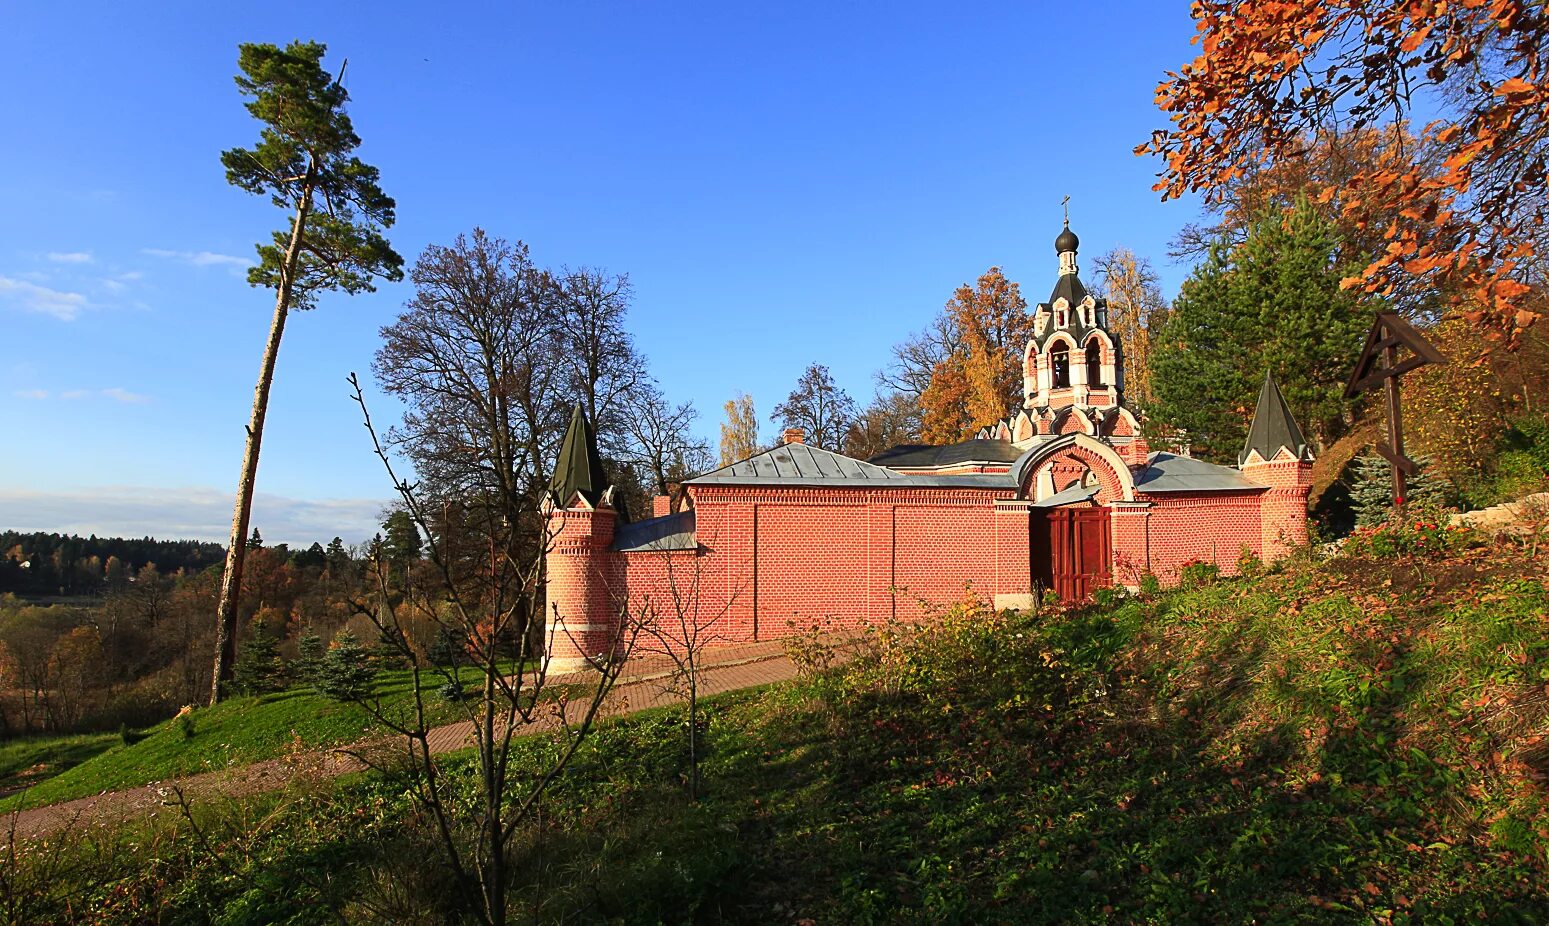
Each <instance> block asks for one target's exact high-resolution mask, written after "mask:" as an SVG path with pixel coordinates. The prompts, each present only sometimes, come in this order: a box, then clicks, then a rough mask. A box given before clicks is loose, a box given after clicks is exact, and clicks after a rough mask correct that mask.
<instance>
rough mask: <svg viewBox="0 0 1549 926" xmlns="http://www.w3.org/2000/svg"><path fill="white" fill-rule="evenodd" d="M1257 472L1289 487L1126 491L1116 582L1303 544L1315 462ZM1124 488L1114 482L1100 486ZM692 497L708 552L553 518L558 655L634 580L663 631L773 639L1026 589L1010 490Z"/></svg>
mask: <svg viewBox="0 0 1549 926" xmlns="http://www.w3.org/2000/svg"><path fill="white" fill-rule="evenodd" d="M1282 462H1284V461H1282ZM1297 465H1301V464H1297ZM1104 469H1105V468H1103V469H1099V470H1098V471H1099V472H1100V473H1104ZM1250 469H1252V468H1251V467H1250ZM1105 475H1107V477H1108V478H1109V479H1110V480H1111V478H1112V477H1111V474H1105ZM1258 475H1259V477H1260V478H1263V479H1266V480H1270V479H1272V480H1274V481H1275V482H1277V483H1283V484H1280V485H1276V486H1275V487H1274V488H1272V489H1271V490H1270V492H1269V493H1259V492H1242V493H1204V492H1201V493H1176V494H1165V495H1155V496H1146V495H1144V494H1143V493H1142V494H1138V495H1137V499H1136V501H1135V502H1133V503H1124V502H1122V501H1118V500H1116V499H1115V500H1114V501H1113V504H1112V515H1111V521H1110V525H1111V533H1110V537H1111V541H1112V549H1113V554H1114V578H1115V579H1116V580H1117V581H1119V582H1121V583H1124V584H1134V583H1136V582H1138V580H1139V576H1140V575H1141V574H1142V573H1144V572H1145V571H1147V570H1149V571H1151V572H1153V573H1154V574H1156V575H1157V577H1158V578H1160V579H1161V580H1162V581H1163V582H1167V583H1171V582H1175V581H1177V578H1178V570H1179V567H1180V566H1181V565H1182V564H1183V563H1185V562H1187V561H1189V560H1203V561H1205V562H1214V563H1216V564H1217V565H1218V566H1220V568H1221V570H1222V572H1224V573H1228V574H1231V573H1235V572H1236V569H1237V559H1238V556H1239V553H1240V551H1241V550H1242V548H1243V547H1247V548H1248V549H1249V550H1251V551H1252V552H1254V553H1255V554H1258V555H1264V553H1265V551H1266V550H1268V551H1269V553H1270V555H1271V556H1273V555H1278V553H1279V552H1281V551H1282V549H1283V544H1282V545H1281V546H1277V545H1276V544H1277V543H1282V542H1281V541H1279V540H1278V539H1276V538H1279V537H1280V536H1281V535H1282V534H1286V535H1288V536H1290V535H1294V534H1295V531H1296V529H1297V527H1298V525H1300V530H1301V532H1302V533H1301V534H1300V538H1301V540H1303V541H1304V540H1305V530H1306V527H1305V517H1304V516H1303V515H1304V512H1305V505H1306V491H1307V489H1306V485H1305V468H1303V469H1297V468H1295V467H1294V466H1292V467H1287V466H1283V465H1282V463H1276V464H1268V465H1266V466H1265V467H1263V468H1261V470H1260V473H1259V474H1258ZM1112 491H1113V490H1112V487H1107V486H1105V487H1104V492H1103V494H1104V495H1109V494H1112ZM692 492H693V498H694V503H695V510H696V518H697V534H698V538H699V542H700V551H699V552H698V553H697V554H696V553H694V552H691V551H683V552H675V553H626V554H620V553H614V552H611V551H610V550H608V544H609V543H610V542H611V540H612V536H613V527H614V515H613V513H612V512H590V511H563V512H556V514H555V522H554V523H555V524H556V525H557V526H558V528H559V533H558V535H557V537H556V540H555V544H554V549H553V551H552V553H551V554H550V557H549V572H548V580H549V601H550V604H551V607H558V608H559V612H560V618H561V620H562V622H563V623H564V624H565V625H566V629H567V630H568V633H567V634H561V637H562V639H557V640H556V641H555V643H554V655H555V656H556V657H563V656H570V657H574V656H580V655H589V654H591V653H597V652H604V651H606V650H607V649H608V647H609V645H610V643H611V640H612V639H613V638H614V631H613V628H614V627H616V626H617V625H618V624H619V623H620V621H621V619H620V617H619V608H620V605H619V600H620V597H619V596H621V595H622V594H624V593H625V589H626V588H627V596H628V611H629V614H630V615H631V616H632V617H634V618H637V619H638V618H640V617H642V616H648V615H654V616H656V617H657V619H664V618H665V619H666V620H668V621H669V623H670V624H677V626H669V627H667V628H665V629H664V631H665V635H666V636H667V637H668V638H669V640H670V639H681V638H682V636H683V635H684V633H686V632H689V631H687V630H685V629H684V628H683V627H682V626H681V623H680V622H677V617H678V614H679V613H680V612H682V611H685V610H686V611H689V612H691V616H690V622H691V624H692V625H693V626H695V627H699V628H701V629H700V631H699V633H700V635H701V637H702V639H701V642H707V641H706V639H704V638H706V637H708V638H710V639H709V642H712V643H734V642H742V641H747V640H752V639H771V638H776V637H779V636H783V635H785V634H787V633H788V632H790V630H791V627H792V624H793V623H794V624H796V625H797V626H801V627H805V626H811V625H812V624H813V623H816V622H822V623H826V624H828V625H830V626H841V627H843V626H856V625H860V624H864V623H867V622H878V621H884V620H887V619H889V618H893V617H898V618H914V617H919V616H921V615H923V614H927V613H929V612H930V611H931V610H932V609H933V607H936V606H943V605H948V604H950V603H952V602H955V601H958V600H960V599H961V598H962V597H963V596H964V594H965V593H966V592H968V591H970V590H971V591H972V592H973V593H975V594H977V595H979V596H981V597H983V598H985V599H988V600H991V601H993V600H994V599H995V597H996V596H997V595H1003V596H1015V595H1025V594H1026V593H1027V592H1028V591H1029V586H1030V572H1031V569H1030V565H1031V564H1030V563H1029V546H1028V503H1027V502H1025V501H1018V500H1016V499H1015V498H1014V497H1013V496H1014V494H1015V493H1014V492H1012V491H1011V490H1009V489H1008V490H984V489H915V488H908V489H870V488H842V489H820V488H771V487H742V486H706V487H695V488H694V489H693V490H692ZM1261 496H1262V499H1261ZM997 502H999V504H997ZM1261 511H1262V513H1263V514H1262V515H1261ZM1271 531H1273V533H1271ZM1272 540H1273V541H1274V542H1271V541H1272ZM550 616H551V617H552V614H551V615H550ZM640 645H642V646H655V647H660V646H661V645H663V642H662V641H661V640H659V639H658V640H655V641H651V640H643V641H642V642H641V644H640Z"/></svg>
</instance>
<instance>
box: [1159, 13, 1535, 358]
mask: <svg viewBox="0 0 1549 926" xmlns="http://www.w3.org/2000/svg"><path fill="white" fill-rule="evenodd" d="M1193 16H1194V19H1195V22H1196V24H1197V31H1198V35H1197V36H1196V38H1195V41H1196V43H1197V44H1199V46H1200V53H1199V55H1198V57H1196V58H1195V59H1194V61H1193V62H1192V63H1190V64H1186V65H1184V66H1183V67H1182V68H1181V69H1180V70H1179V71H1177V72H1175V73H1169V74H1168V77H1167V80H1166V81H1164V82H1163V83H1162V84H1161V85H1160V86H1158V88H1157V105H1158V106H1159V107H1160V108H1161V109H1162V111H1163V112H1165V113H1167V114H1168V115H1169V117H1170V119H1171V120H1172V125H1171V127H1169V128H1167V129H1162V130H1158V131H1156V132H1155V133H1153V136H1152V139H1151V140H1150V141H1149V142H1147V143H1146V144H1143V145H1141V146H1139V147H1138V148H1137V149H1136V153H1137V154H1144V153H1148V152H1149V153H1153V154H1156V155H1159V156H1161V157H1162V158H1164V159H1165V161H1166V166H1165V168H1164V169H1163V171H1162V172H1161V173H1160V174H1159V176H1160V182H1159V183H1158V184H1157V187H1156V188H1157V189H1158V190H1159V191H1160V192H1162V194H1163V196H1164V198H1169V199H1170V198H1176V197H1180V196H1183V195H1185V194H1188V193H1199V194H1202V195H1203V196H1204V197H1205V198H1206V200H1207V202H1220V200H1221V197H1222V196H1223V195H1224V193H1225V192H1226V191H1228V190H1231V189H1232V188H1233V187H1234V185H1238V184H1240V183H1241V182H1242V181H1243V180H1245V179H1247V178H1252V177H1254V176H1255V175H1257V174H1259V173H1261V172H1263V171H1266V170H1272V169H1275V168H1276V166H1277V165H1283V164H1286V163H1288V162H1292V161H1294V160H1296V159H1297V158H1298V157H1300V156H1301V153H1302V152H1303V151H1304V148H1305V145H1306V140H1307V139H1308V138H1309V137H1315V136H1316V134H1317V133H1319V132H1326V131H1331V130H1333V129H1334V128H1336V127H1337V129H1338V130H1339V131H1340V132H1343V133H1350V132H1356V133H1360V132H1369V131H1381V130H1383V127H1385V126H1402V125H1404V124H1405V123H1406V122H1407V121H1408V120H1409V119H1410V118H1411V117H1412V116H1413V114H1414V113H1415V112H1416V110H1417V109H1420V110H1423V111H1430V110H1438V111H1440V112H1441V113H1442V114H1443V118H1440V119H1437V120H1435V121H1433V122H1431V123H1429V124H1427V125H1425V126H1424V127H1423V128H1422V129H1421V130H1420V132H1419V136H1420V142H1421V146H1422V148H1430V147H1434V148H1435V150H1436V152H1437V154H1438V155H1439V156H1440V158H1441V160H1440V163H1439V165H1434V166H1433V165H1432V164H1430V163H1428V162H1427V160H1426V159H1425V158H1423V157H1416V156H1410V157H1404V158H1395V159H1391V160H1383V161H1379V162H1375V163H1373V164H1371V165H1369V166H1367V167H1365V168H1364V169H1360V170H1357V171H1355V172H1354V173H1352V174H1350V175H1349V176H1347V177H1333V178H1331V182H1330V183H1329V184H1328V186H1327V187H1325V188H1324V189H1323V190H1322V191H1321V192H1320V193H1319V198H1320V199H1321V200H1322V201H1323V202H1324V203H1327V204H1333V205H1335V206H1336V207H1337V208H1338V210H1339V212H1340V214H1341V215H1343V216H1345V217H1347V218H1352V219H1354V218H1356V217H1358V216H1359V215H1360V214H1361V213H1363V212H1370V211H1374V210H1375V211H1378V212H1380V213H1383V214H1391V215H1393V216H1396V217H1397V218H1396V220H1395V221H1393V222H1392V224H1390V225H1389V226H1388V227H1387V228H1386V229H1385V230H1384V231H1383V232H1382V240H1383V242H1384V246H1383V248H1382V250H1381V251H1380V252H1379V253H1377V254H1375V255H1374V256H1373V257H1372V258H1371V259H1370V260H1369V261H1368V262H1367V264H1366V266H1365V267H1364V268H1363V269H1362V270H1361V271H1360V272H1359V273H1357V274H1355V275H1353V276H1351V277H1349V278H1347V279H1346V280H1345V285H1346V286H1347V287H1351V288H1361V289H1364V290H1365V291H1367V292H1370V293H1377V294H1381V295H1384V296H1386V297H1388V298H1390V299H1394V300H1399V301H1408V300H1410V299H1423V298H1425V295H1426V294H1427V293H1444V294H1446V295H1447V297H1448V298H1449V299H1450V300H1451V303H1452V305H1454V306H1455V307H1456V308H1457V309H1458V310H1459V311H1460V313H1461V314H1462V316H1463V317H1464V318H1466V319H1467V320H1469V321H1471V322H1474V323H1481V324H1483V325H1484V327H1485V328H1486V329H1487V330H1488V331H1489V332H1491V334H1492V335H1493V336H1494V337H1497V338H1501V337H1504V338H1506V339H1508V340H1510V341H1512V342H1515V340H1516V339H1517V338H1518V337H1519V336H1520V334H1521V332H1522V330H1523V329H1525V328H1526V327H1528V326H1529V325H1531V324H1532V323H1533V322H1534V321H1535V320H1536V319H1537V318H1538V317H1539V314H1540V312H1541V311H1542V309H1543V302H1542V296H1541V293H1542V291H1543V287H1542V284H1543V283H1544V272H1545V266H1544V265H1543V264H1542V262H1541V261H1542V256H1543V255H1544V253H1545V248H1546V247H1549V241H1546V237H1549V231H1546V228H1545V217H1546V213H1549V183H1546V162H1549V16H1546V13H1545V9H1544V5H1543V3H1542V2H1535V0H1196V2H1195V3H1194V6H1193Z"/></svg>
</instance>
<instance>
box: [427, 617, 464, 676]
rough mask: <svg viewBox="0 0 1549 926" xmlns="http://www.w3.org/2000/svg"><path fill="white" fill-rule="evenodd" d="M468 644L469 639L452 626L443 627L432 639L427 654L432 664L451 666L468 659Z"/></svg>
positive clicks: (444, 666)
mask: <svg viewBox="0 0 1549 926" xmlns="http://www.w3.org/2000/svg"><path fill="white" fill-rule="evenodd" d="M467 644H468V641H467V640H466V639H465V638H463V637H462V635H461V634H458V633H455V632H454V631H453V630H452V629H451V628H450V627H442V628H441V629H440V630H438V631H436V638H435V639H434V640H432V641H430V647H429V648H428V649H427V650H426V651H425V655H426V656H427V657H428V658H429V659H430V661H431V664H433V665H437V666H441V667H443V668H451V667H452V666H456V665H460V664H462V663H464V662H466V661H467V659H468V651H467Z"/></svg>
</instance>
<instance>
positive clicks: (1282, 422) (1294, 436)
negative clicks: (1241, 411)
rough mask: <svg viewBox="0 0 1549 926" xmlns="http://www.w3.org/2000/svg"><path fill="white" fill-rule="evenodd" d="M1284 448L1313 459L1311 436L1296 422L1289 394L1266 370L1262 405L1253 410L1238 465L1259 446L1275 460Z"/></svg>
mask: <svg viewBox="0 0 1549 926" xmlns="http://www.w3.org/2000/svg"><path fill="white" fill-rule="evenodd" d="M1281 448H1284V449H1286V450H1289V451H1291V455H1292V456H1294V457H1296V459H1298V460H1311V459H1312V453H1311V452H1310V451H1309V449H1308V447H1307V439H1306V438H1305V437H1302V429H1301V428H1299V427H1297V426H1296V419H1295V418H1293V417H1291V407H1290V406H1289V405H1287V404H1286V403H1285V396H1283V395H1281V394H1280V387H1279V386H1277V385H1275V378H1274V377H1273V376H1270V375H1269V371H1268V370H1265V371H1264V386H1263V388H1261V389H1260V390H1259V405H1258V408H1256V409H1254V411H1253V424H1252V426H1251V427H1249V428H1248V442H1247V443H1246V444H1244V445H1243V448H1242V453H1240V454H1238V456H1237V465H1238V466H1241V465H1243V464H1244V463H1246V462H1248V455H1249V454H1251V453H1253V452H1254V451H1255V450H1256V451H1258V454H1259V456H1260V457H1262V458H1264V459H1265V460H1273V459H1274V458H1275V455H1276V454H1278V453H1279V452H1280V450H1281Z"/></svg>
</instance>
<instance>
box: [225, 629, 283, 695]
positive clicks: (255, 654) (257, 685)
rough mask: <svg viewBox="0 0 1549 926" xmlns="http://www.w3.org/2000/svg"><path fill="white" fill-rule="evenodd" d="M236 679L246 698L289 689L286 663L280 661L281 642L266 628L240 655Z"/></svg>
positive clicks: (235, 671)
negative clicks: (286, 679)
mask: <svg viewBox="0 0 1549 926" xmlns="http://www.w3.org/2000/svg"><path fill="white" fill-rule="evenodd" d="M232 675H233V680H234V681H235V683H236V686H237V690H238V691H240V692H242V693H243V694H248V695H262V694H269V693H271V692H275V691H279V690H280V689H282V688H284V687H285V675H286V673H285V660H284V659H282V658H280V648H279V644H278V642H277V641H276V640H275V639H274V637H273V636H272V635H271V634H270V633H269V631H268V630H266V629H265V628H264V626H263V625H262V624H259V625H258V626H257V627H256V628H255V629H254V631H253V635H252V637H250V638H249V639H248V641H247V645H246V646H244V647H242V651H241V653H239V654H238V655H237V664H236V666H235V667H234V669H233V673H232Z"/></svg>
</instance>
